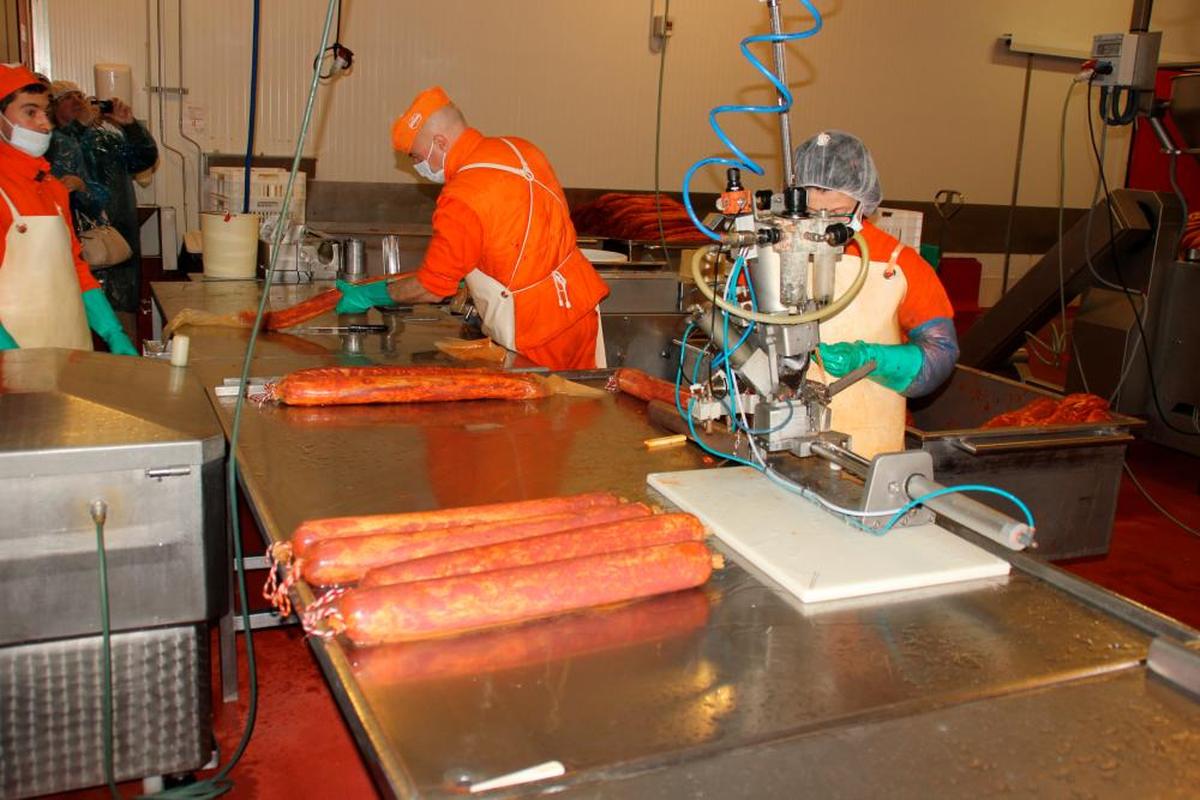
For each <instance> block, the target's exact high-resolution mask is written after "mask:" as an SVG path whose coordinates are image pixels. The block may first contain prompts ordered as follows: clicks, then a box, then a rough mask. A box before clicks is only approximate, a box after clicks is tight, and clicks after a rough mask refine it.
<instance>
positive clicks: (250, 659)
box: [91, 0, 338, 800]
mask: <svg viewBox="0 0 1200 800" xmlns="http://www.w3.org/2000/svg"><path fill="white" fill-rule="evenodd" d="M337 4H338V0H329V5H328V8H327V9H326V12H325V27H324V30H323V32H322V34H321V49H320V50H318V51H317V58H316V59H315V61H314V67H313V78H312V84H311V86H310V87H309V92H308V103H307V105H306V106H305V108H304V121H303V123H302V124H301V126H300V136H299V137H298V138H297V140H296V151H295V156H294V157H293V159H292V170H291V174H290V175H289V176H288V182H287V189H286V190H285V191H284V194H283V205H282V207H281V208H280V211H279V218H280V224H279V225H277V226H276V227H275V237H274V240H273V242H272V247H271V263H270V265H269V267H268V269H267V276H266V279H265V280H264V281H263V290H262V298H261V299H260V300H259V304H258V313H257V315H256V316H255V318H254V325H253V327H252V328H251V329H250V341H249V343H248V344H247V345H246V355H245V359H244V360H243V362H242V377H241V386H242V387H243V391H241V392H239V393H238V398H237V405H236V406H235V407H234V411H233V424H232V426H231V430H230V434H229V469H228V472H227V473H226V476H227V483H226V492H227V494H228V501H229V515H230V525H231V526H232V529H233V549H234V564H235V565H236V567H237V583H238V592H239V593H240V596H241V598H242V629H243V631H244V632H245V636H246V670H247V672H248V673H249V684H250V698H249V708H248V710H247V712H246V725H245V728H244V729H243V730H242V738H241V740H240V741H239V742H238V746H237V749H236V750H234V752H233V755H232V756H231V757H230V759H229V761H228V763H226V764H225V766H224V767H222V768H221V769H220V770H219V771H218V772H217V774H215V775H214V776H212V777H211V778H208V779H205V780H202V781H197V782H196V783H193V784H190V785H188V786H180V787H178V788H174V789H166V790H164V791H162V792H158V793H156V794H154V795H148V797H155V798H168V799H169V800H209V798H215V797H220V796H221V795H223V794H225V793H226V792H228V791H229V790H230V789H232V788H233V781H231V780H229V773H230V772H231V771H232V770H233V768H234V766H235V765H236V764H237V763H238V761H240V760H241V758H242V756H243V755H244V754H245V752H246V747H247V745H249V743H250V736H251V735H252V734H253V732H254V721H255V718H256V717H257V714H258V674H257V664H256V662H255V659H254V639H253V634H252V633H251V624H250V604H249V602H247V598H248V597H249V593H248V592H247V591H246V572H245V560H244V557H243V554H242V535H241V529H240V528H241V526H240V525H239V524H238V508H237V442H238V436H239V433H240V431H241V424H242V409H243V408H244V407H245V399H246V392H245V391H244V387H245V386H246V385H247V383H248V381H249V378H250V367H251V364H252V362H253V359H254V346H255V343H256V342H257V340H258V331H259V328H260V327H261V326H262V318H263V314H264V313H265V312H266V308H267V301H268V299H269V297H270V292H271V282H272V280H273V279H274V277H275V261H276V259H277V258H278V256H279V252H280V250H281V249H282V248H280V246H279V244H280V241H281V239H282V237H283V231H284V225H283V224H282V223H283V220H284V219H286V218H287V214H288V209H289V208H290V207H291V202H292V188H293V186H294V185H295V181H296V173H297V172H298V171H299V169H300V159H301V156H302V155H303V153H304V142H305V140H306V139H307V137H308V129H309V127H310V125H311V123H312V115H313V106H314V105H315V101H316V96H317V87H318V85H319V83H320V70H319V68H318V67H319V64H320V56H321V54H322V53H324V52H325V50H326V49H327V47H328V44H327V42H328V41H329V32H330V30H331V29H332V27H333V15H334V9H335V8H336V7H337ZM91 510H92V518H93V520H94V521H95V523H96V551H97V553H98V555H99V558H100V614H101V633H102V636H103V651H102V653H103V662H104V663H103V671H104V684H103V686H104V697H103V704H102V712H103V726H104V728H103V740H104V777H105V780H106V782H107V783H108V789H109V792H110V793H111V794H112V796H113V797H115V798H119V797H121V794H120V792H119V791H118V789H117V785H116V782H115V778H114V768H113V728H112V725H113V720H112V717H113V690H112V645H111V638H112V635H111V631H110V629H109V597H108V560H107V557H106V555H105V551H104V522H105V516H106V514H107V506H105V504H104V502H103V501H102V500H97V501H96V502H95V503H93V504H92V509H91Z"/></svg>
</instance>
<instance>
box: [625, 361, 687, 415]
mask: <svg viewBox="0 0 1200 800" xmlns="http://www.w3.org/2000/svg"><path fill="white" fill-rule="evenodd" d="M609 388H610V389H619V390H620V391H622V392H624V393H625V394H631V395H633V396H634V397H637V398H639V399H641V400H645V401H646V402H650V401H651V400H659V401H661V402H663V403H666V404H668V405H672V406H673V405H675V384H673V383H670V382H668V381H664V380H663V379H661V378H655V377H654V376H653V375H647V374H646V373H645V372H642V371H641V370H640V369H633V368H631V367H621V368H620V369H618V370H617V371H616V372H614V373H613V376H612V378H611V379H610V383H609ZM691 396H692V395H691V392H690V391H689V390H688V389H686V388H684V387H680V389H679V401H680V403H682V404H683V405H685V406H686V405H687V402H688V400H689V399H690V398H691Z"/></svg>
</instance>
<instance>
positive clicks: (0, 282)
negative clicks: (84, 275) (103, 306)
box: [0, 190, 92, 350]
mask: <svg viewBox="0 0 1200 800" xmlns="http://www.w3.org/2000/svg"><path fill="white" fill-rule="evenodd" d="M0 197H2V198H3V199H4V202H5V203H7V204H8V209H9V211H11V212H12V225H11V226H9V229H8V235H7V236H6V237H5V240H4V263H3V264H0V324H2V325H4V327H5V329H6V330H7V331H8V332H9V334H11V335H12V337H13V339H15V340H16V342H17V344H18V345H20V346H21V347H67V348H70V349H73V350H91V349H92V334H91V331H90V330H88V324H87V315H86V314H85V313H84V310H83V298H82V296H81V295H80V292H79V277H78V275H77V274H76V273H75V259H74V257H73V255H72V253H71V234H70V232H69V230H68V228H67V223H66V221H65V220H64V219H63V218H62V216H61V215H59V214H46V215H38V216H24V215H22V214H20V213H18V212H17V207H16V206H15V205H13V202H12V200H11V199H9V196H8V195H7V194H6V193H5V192H4V191H2V190H0Z"/></svg>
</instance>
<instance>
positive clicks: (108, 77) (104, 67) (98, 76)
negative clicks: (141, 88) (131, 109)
mask: <svg viewBox="0 0 1200 800" xmlns="http://www.w3.org/2000/svg"><path fill="white" fill-rule="evenodd" d="M92 75H93V77H94V78H95V80H96V99H97V100H110V99H112V98H114V97H119V98H121V99H122V100H124V101H125V102H126V103H128V104H129V105H131V106H132V105H133V71H132V70H130V69H129V65H128V64H97V65H96V66H95V67H93V68H92Z"/></svg>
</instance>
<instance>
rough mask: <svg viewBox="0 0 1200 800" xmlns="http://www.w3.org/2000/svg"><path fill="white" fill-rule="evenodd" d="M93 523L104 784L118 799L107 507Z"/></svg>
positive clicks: (98, 508)
mask: <svg viewBox="0 0 1200 800" xmlns="http://www.w3.org/2000/svg"><path fill="white" fill-rule="evenodd" d="M91 513H92V521H93V522H94V523H95V525H96V554H97V555H98V556H99V559H100V565H99V572H100V637H101V638H100V668H101V672H102V673H103V675H104V678H103V680H104V682H103V683H102V684H100V685H101V686H103V687H104V692H103V696H102V698H101V706H100V713H101V722H100V724H101V726H102V727H101V739H102V740H103V741H104V782H105V783H107V784H108V791H109V794H111V795H112V796H113V797H117V798H119V797H120V796H121V792H120V791H119V790H118V789H117V781H116V777H115V775H114V772H115V770H114V767H113V693H112V630H111V627H110V626H111V617H110V615H109V610H108V555H107V554H106V553H105V552H104V522H105V520H106V519H107V518H108V505H107V504H106V503H105V502H104V501H103V500H97V501H96V502H94V503H92V506H91Z"/></svg>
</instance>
